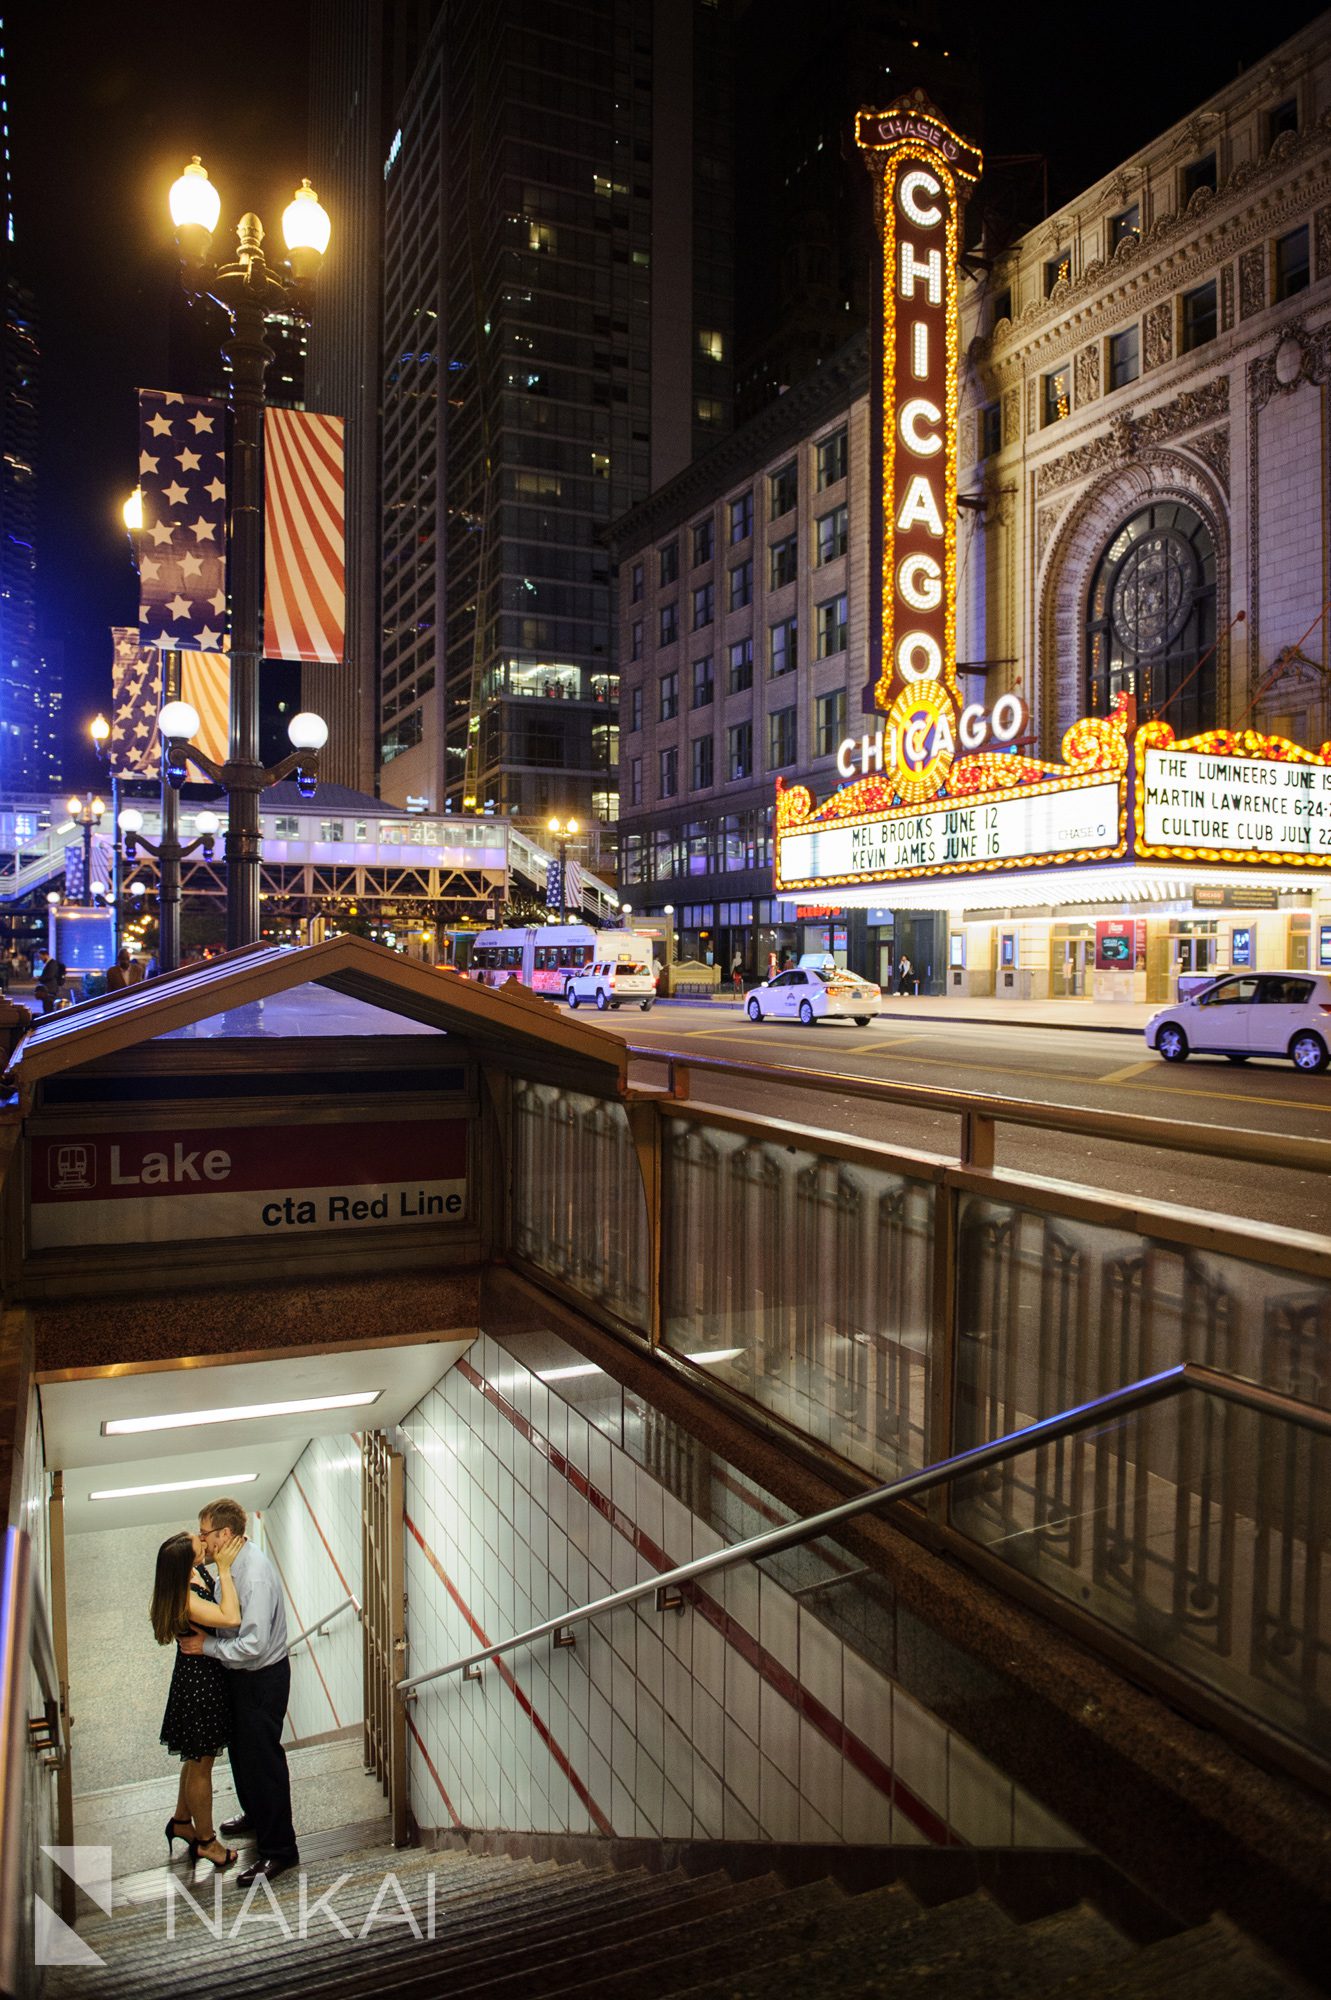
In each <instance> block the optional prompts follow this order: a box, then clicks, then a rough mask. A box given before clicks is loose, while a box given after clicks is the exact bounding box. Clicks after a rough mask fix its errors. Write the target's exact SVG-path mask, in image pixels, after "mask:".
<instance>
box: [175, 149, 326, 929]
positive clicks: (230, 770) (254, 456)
mask: <svg viewBox="0 0 1331 2000" xmlns="http://www.w3.org/2000/svg"><path fill="white" fill-rule="evenodd" d="M170 201H171V219H172V221H173V222H174V224H175V227H176V242H177V244H178V245H179V248H180V262H181V275H182V278H183V281H184V284H185V287H186V289H187V290H188V291H190V292H192V293H193V294H194V295H195V296H196V297H200V298H210V299H213V300H214V301H215V302H216V303H217V304H218V305H220V306H221V307H222V309H223V310H224V311H225V312H226V313H227V314H228V315H229V316H230V320H231V337H230V339H229V340H228V341H227V342H226V343H225V345H224V346H223V349H222V352H223V354H224V355H225V357H226V359H227V362H228V363H229V365H230V370H231V461H230V482H229V491H230V508H231V526H230V538H229V546H230V597H231V653H230V666H231V733H230V744H229V755H228V758H227V762H226V764H225V766H223V767H222V769H221V771H219V768H218V767H217V766H216V765H213V764H211V763H210V762H209V761H208V760H207V759H205V758H202V757H201V756H200V755H199V753H198V752H197V751H196V750H194V749H193V748H192V747H191V746H188V744H187V743H186V739H187V738H188V737H189V736H191V735H193V733H194V731H195V730H196V729H197V728H198V726H199V724H198V718H197V716H195V718H194V721H193V722H192V724H191V726H190V728H189V729H188V730H182V731H181V732H180V736H179V738H178V739H177V742H178V744H181V743H184V744H185V745H186V749H187V753H188V755H189V756H190V757H191V758H192V759H193V761H194V762H195V763H196V764H198V765H199V766H200V767H201V768H202V769H204V770H206V771H207V772H208V775H209V776H210V777H212V778H214V779H215V780H216V782H218V783H219V784H222V785H224V786H225V788H226V791H227V794H228V797H229V800H230V807H229V811H228V814H227V833H226V937H227V949H228V950H232V951H234V950H235V949H236V948H237V947H238V946H241V945H247V944H253V943H254V942H255V940H256V939H257V938H258V935H259V858H260V838H259V795H260V793H261V792H262V791H264V790H265V788H266V787H267V786H268V785H270V784H273V783H275V782H276V776H275V774H273V773H271V772H268V771H265V769H264V767H263V765H262V764H261V763H260V761H259V662H260V659H261V658H262V654H263V637H262V627H261V618H260V606H261V598H262V589H263V473H262V462H263V406H264V375H265V372H266V370H267V367H268V363H269V361H270V360H271V359H272V350H271V348H270V347H269V346H268V343H267V341H266V340H265V339H264V326H265V321H266V319H267V317H268V314H269V313H271V312H274V311H277V310H279V309H281V308H283V307H286V306H288V305H289V304H290V303H291V301H292V298H293V295H294V292H295V290H296V288H297V287H298V286H299V284H300V283H301V282H302V281H303V280H304V279H306V278H312V277H313V276H314V274H315V273H316V271H317V270H318V268H319V265H320V263H321V262H322V261H323V254H324V251H325V250H326V249H327V247H328V236H329V221H328V216H327V215H326V213H325V212H324V210H323V208H322V207H321V206H320V204H319V200H318V197H317V196H316V195H315V192H314V190H313V188H312V187H311V186H310V184H309V182H308V181H305V182H304V183H303V184H302V186H301V187H300V188H299V189H298V190H297V192H296V196H295V199H294V200H293V201H292V202H291V203H290V204H289V206H288V207H287V209H286V211H285V213H284V215H283V217H282V227H283V233H284V235H285V237H286V243H287V249H288V252H289V254H290V266H291V276H290V277H287V276H285V275H284V274H283V273H282V272H281V271H280V270H279V269H278V268H277V267H276V266H274V265H272V264H270V263H269V262H268V260H267V258H266V257H265V256H264V253H263V236H264V230H263V224H262V223H261V222H260V220H259V218H258V216H257V215H253V214H246V215H242V217H241V218H240V221H239V223H238V224H237V225H236V238H237V250H236V257H235V261H234V262H233V263H230V264H220V265H218V264H213V263H212V262H211V261H210V252H211V246H212V237H213V231H214V230H215V229H216V227H217V220H218V216H219V214H220V212H221V200H220V197H219V196H218V193H217V190H216V188H214V187H213V185H212V183H211V182H210V181H209V179H208V176H207V174H206V172H205V171H204V169H203V167H202V166H201V165H200V163H199V159H198V156H197V154H196V156H195V158H194V159H193V161H192V162H191V163H190V165H189V166H187V167H186V169H185V171H184V173H183V174H182V175H181V176H180V178H179V180H177V181H176V182H175V183H174V185H173V186H172V189H171V197H170ZM184 706H185V704H183V703H179V704H174V703H172V704H168V707H182V708H183V707H184ZM191 713H193V711H191ZM165 717H166V710H164V711H163V722H165ZM319 727H320V729H321V730H322V732H323V733H322V737H321V739H320V743H319V745H317V746H316V748H321V747H322V744H323V743H324V742H326V741H327V738H328V731H327V728H326V727H325V726H324V725H323V724H322V723H320V724H319ZM293 741H294V738H293ZM279 768H282V767H279ZM286 768H287V769H289V768H291V760H288V765H287V767H286ZM223 772H224V774H225V775H223V774H222V773H223ZM282 775H283V776H285V775H286V769H282ZM177 782H183V771H182V778H181V780H180V781H177Z"/></svg>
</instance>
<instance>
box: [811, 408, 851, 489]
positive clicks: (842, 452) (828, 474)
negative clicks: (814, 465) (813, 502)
mask: <svg viewBox="0 0 1331 2000" xmlns="http://www.w3.org/2000/svg"><path fill="white" fill-rule="evenodd" d="M845 476H846V426H845V425H844V424H842V426H841V429H840V430H839V431H833V433H832V435H831V437H825V438H823V439H821V441H820V442H819V445H818V491H819V492H820V493H821V492H822V490H823V488H824V486H835V485H836V483H837V481H838V479H844V478H845Z"/></svg>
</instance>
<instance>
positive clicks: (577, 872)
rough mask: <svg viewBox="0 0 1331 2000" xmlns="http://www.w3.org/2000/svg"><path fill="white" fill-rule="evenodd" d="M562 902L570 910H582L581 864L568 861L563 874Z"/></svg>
mask: <svg viewBox="0 0 1331 2000" xmlns="http://www.w3.org/2000/svg"><path fill="white" fill-rule="evenodd" d="M564 900H565V902H566V903H567V904H568V906H569V908H570V910H581V909H582V863H581V862H580V861H570V862H569V864H568V867H567V868H566V870H565V872H564Z"/></svg>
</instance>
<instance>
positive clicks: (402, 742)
mask: <svg viewBox="0 0 1331 2000" xmlns="http://www.w3.org/2000/svg"><path fill="white" fill-rule="evenodd" d="M729 78H730V60H729V4H728V0H725V3H724V4H717V0H690V4H688V5H682V4H680V0H581V4H579V0H556V3H555V4H548V0H540V3H539V4H538V0H489V4H481V0H450V4H447V5H445V6H444V8H443V9H442V10H441V12H440V14H439V17H438V20H437V22H436V23H435V27H434V30H433V32H432V34H431V36H430V38H429V40H428V42H427V44H426V46H425V49H424V51H423V53H422V56H421V60H420V62H419V64H418V66H417V68H416V72H415V74H414V76H413V78H412V81H411V84H410V87H409V89H408V91H407V93H406V97H405V99H404V101H403V103H402V106H401V111H400V115H399V117H398V120H397V124H396V126H395V129H394V133H393V136H392V138H391V141H390V145H389V148H388V152H387V155H386V158H385V174H386V179H385V182H384V234H383V273H384V322H383V378H382V423H383V430H382V456H381V467H382V473H381V479H382V485H381V505H382V521H383V531H382V581H381V590H382V599H381V624H382V683H381V688H380V698H379V730H378V733H379V743H380V751H381V759H382V789H383V793H384V796H385V797H387V798H391V799H393V800H394V801H395V802H397V803H400V804H407V803H411V804H417V803H419V804H421V805H422V806H423V807H424V806H428V807H429V808H430V809H432V810H437V809H439V808H440V807H443V808H444V809H445V810H448V809H452V810H455V811H456V810H462V809H464V808H465V809H474V810H484V808H485V807H486V806H487V805H491V806H493V807H494V808H495V809H496V810H498V811H502V812H510V813H515V814H519V815H543V814H545V813H547V812H551V811H558V812H561V813H568V812H576V813H578V814H579V815H581V816H582V817H584V818H586V817H588V816H592V817H596V818H599V819H602V820H607V821H608V820H613V819H614V818H615V817H616V814H617V807H618V705H617V677H616V671H615V658H614V652H613V641H612V633H611V622H612V620H611V612H612V606H611V576H610V559H609V555H608V553H607V551H606V550H605V548H604V547H603V546H602V543H601V540H600V537H601V534H602V532H603V530H604V527H605V526H606V524H607V523H608V522H609V521H610V520H612V519H613V518H614V517H615V516H616V515H618V514H620V513H622V512H623V511H624V509H625V508H626V507H628V506H629V505H631V504H632V503H633V502H634V501H635V500H637V499H639V498H641V497H642V496H643V495H644V494H645V493H646V492H647V491H648V490H649V487H650V486H651V485H652V484H655V483H659V482H660V481H661V480H662V479H665V478H669V477H671V476H672V475H673V474H674V473H676V472H678V471H679V470H681V469H682V467H683V466H684V465H686V464H687V463H688V461H689V459H690V458H691V457H692V456H693V455H694V454H695V453H696V452H697V451H699V450H701V449H704V448H705V447H706V446H707V445H708V444H710V443H711V442H713V441H714V440H715V439H716V438H718V437H720V436H722V435H724V433H725V432H726V430H727V429H728V427H729V424H730V416H731V368H732V351H731V350H732V318H733V314H732V300H731V291H732V278H731V163H730V146H731V136H730V135H731V117H730V86H729ZM690 604H691V611H690V615H691V616H692V617H693V619H694V620H695V622H697V621H705V620H706V618H707V617H708V615H709V613H708V607H707V602H706V595H705V592H703V591H700V592H699V593H698V594H697V601H696V602H695V601H693V600H692V599H691V600H690Z"/></svg>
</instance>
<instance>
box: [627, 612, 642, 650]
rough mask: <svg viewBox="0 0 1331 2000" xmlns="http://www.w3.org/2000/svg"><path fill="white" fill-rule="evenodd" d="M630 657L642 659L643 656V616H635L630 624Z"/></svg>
mask: <svg viewBox="0 0 1331 2000" xmlns="http://www.w3.org/2000/svg"><path fill="white" fill-rule="evenodd" d="M629 658H630V659H631V660H640V659H641V658H642V620H641V618H635V619H634V621H633V623H632V624H631V625H630V626H629Z"/></svg>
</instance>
